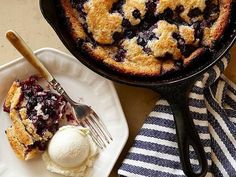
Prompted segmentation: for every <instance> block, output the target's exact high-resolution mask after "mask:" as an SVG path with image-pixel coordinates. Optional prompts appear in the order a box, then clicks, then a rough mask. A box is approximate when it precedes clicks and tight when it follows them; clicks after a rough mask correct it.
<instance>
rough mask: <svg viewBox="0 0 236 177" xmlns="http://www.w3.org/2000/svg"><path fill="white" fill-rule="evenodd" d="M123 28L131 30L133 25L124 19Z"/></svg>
mask: <svg viewBox="0 0 236 177" xmlns="http://www.w3.org/2000/svg"><path fill="white" fill-rule="evenodd" d="M122 26H123V27H124V28H130V27H131V23H130V21H129V20H128V19H125V18H124V19H123V21H122Z"/></svg>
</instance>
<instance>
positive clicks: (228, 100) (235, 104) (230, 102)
mask: <svg viewBox="0 0 236 177" xmlns="http://www.w3.org/2000/svg"><path fill="white" fill-rule="evenodd" d="M224 102H225V103H226V104H228V105H229V106H230V107H231V108H233V109H236V100H233V99H232V98H231V97H230V96H229V95H226V96H225V101H224Z"/></svg>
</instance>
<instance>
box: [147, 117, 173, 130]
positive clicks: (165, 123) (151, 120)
mask: <svg viewBox="0 0 236 177" xmlns="http://www.w3.org/2000/svg"><path fill="white" fill-rule="evenodd" d="M145 123H147V124H155V125H160V126H163V127H169V128H175V122H174V120H168V119H163V118H160V117H152V116H149V117H148V118H147V120H146V121H145Z"/></svg>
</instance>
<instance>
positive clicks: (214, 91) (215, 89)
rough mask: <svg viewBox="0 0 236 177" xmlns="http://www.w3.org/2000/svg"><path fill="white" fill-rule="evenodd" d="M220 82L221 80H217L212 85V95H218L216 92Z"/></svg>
mask: <svg viewBox="0 0 236 177" xmlns="http://www.w3.org/2000/svg"><path fill="white" fill-rule="evenodd" d="M218 82H219V80H217V81H216V82H215V83H213V84H212V85H211V92H212V95H213V96H214V97H216V92H217V88H218Z"/></svg>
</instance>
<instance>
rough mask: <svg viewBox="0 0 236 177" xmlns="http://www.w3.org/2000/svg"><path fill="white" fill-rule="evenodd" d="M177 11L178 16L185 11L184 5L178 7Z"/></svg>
mask: <svg viewBox="0 0 236 177" xmlns="http://www.w3.org/2000/svg"><path fill="white" fill-rule="evenodd" d="M175 11H176V13H177V14H181V13H182V12H183V11H184V6H183V5H179V6H177V7H176V9H175Z"/></svg>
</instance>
